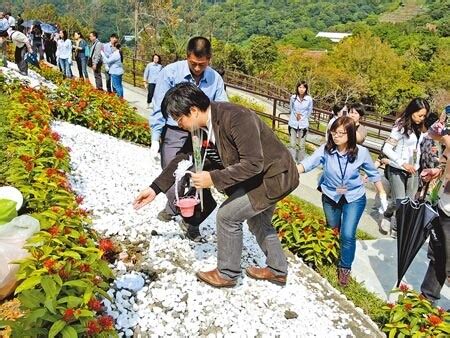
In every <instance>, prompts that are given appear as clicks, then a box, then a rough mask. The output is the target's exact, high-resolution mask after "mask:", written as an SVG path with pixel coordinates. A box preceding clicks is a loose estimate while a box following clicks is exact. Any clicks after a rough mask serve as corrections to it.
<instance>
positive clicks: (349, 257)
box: [298, 116, 387, 286]
mask: <svg viewBox="0 0 450 338" xmlns="http://www.w3.org/2000/svg"><path fill="white" fill-rule="evenodd" d="M319 165H322V166H323V175H322V178H321V180H320V182H321V183H320V188H321V191H322V205H323V210H324V212H325V218H326V221H327V225H328V226H329V227H331V228H333V229H336V230H337V231H339V233H340V248H341V255H340V259H339V265H338V279H339V283H340V284H341V285H342V286H346V285H347V284H348V283H349V281H350V273H351V268H352V263H353V260H354V258H355V251H356V229H357V227H358V223H359V220H360V219H361V216H362V214H363V212H364V208H365V206H366V191H365V188H364V183H363V182H362V180H361V177H360V170H363V171H364V172H365V173H366V174H367V176H368V178H369V181H370V182H373V183H374V184H375V188H376V189H377V191H378V193H379V195H380V199H381V201H382V205H383V209H385V208H386V207H387V199H386V192H385V191H384V188H383V185H382V183H381V176H380V174H379V173H378V170H377V169H376V168H375V165H374V164H373V161H372V158H371V157H370V153H369V150H368V149H367V148H365V147H363V146H360V145H358V144H357V143H356V126H355V123H354V121H353V120H352V119H351V118H350V117H348V116H342V117H339V118H338V119H337V120H335V121H334V122H333V124H332V125H331V128H330V138H329V139H328V141H327V143H326V144H325V145H322V146H321V147H320V148H318V149H317V150H316V151H315V152H314V154H312V155H311V156H310V157H308V158H306V159H305V160H303V161H302V162H301V163H300V164H299V165H298V171H299V173H300V174H302V173H305V172H308V171H311V170H312V169H314V168H316V167H318V166H319Z"/></svg>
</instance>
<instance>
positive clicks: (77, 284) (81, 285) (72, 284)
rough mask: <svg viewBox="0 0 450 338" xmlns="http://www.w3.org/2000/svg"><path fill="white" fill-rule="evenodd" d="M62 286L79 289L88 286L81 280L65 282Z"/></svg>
mask: <svg viewBox="0 0 450 338" xmlns="http://www.w3.org/2000/svg"><path fill="white" fill-rule="evenodd" d="M63 286H76V287H79V288H87V287H88V284H87V283H86V282H84V281H82V280H70V281H67V282H65V283H64V284H63Z"/></svg>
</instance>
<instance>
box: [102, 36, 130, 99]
mask: <svg viewBox="0 0 450 338" xmlns="http://www.w3.org/2000/svg"><path fill="white" fill-rule="evenodd" d="M120 47H121V46H120V44H119V43H116V44H115V45H114V47H113V49H112V50H113V52H112V54H110V55H109V56H107V55H106V54H105V52H104V51H103V50H102V51H101V52H100V53H101V54H102V59H103V62H105V63H106V64H107V65H108V68H109V71H108V73H109V74H110V75H111V82H112V87H113V91H114V92H115V93H116V94H117V96H118V97H121V98H123V85H122V76H123V73H124V70H123V56H122V52H121V51H120Z"/></svg>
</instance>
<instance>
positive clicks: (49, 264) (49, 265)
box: [42, 258, 56, 271]
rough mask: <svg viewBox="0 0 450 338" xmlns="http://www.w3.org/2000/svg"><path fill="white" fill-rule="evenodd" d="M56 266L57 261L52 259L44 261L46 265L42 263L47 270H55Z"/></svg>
mask: <svg viewBox="0 0 450 338" xmlns="http://www.w3.org/2000/svg"><path fill="white" fill-rule="evenodd" d="M55 264H56V261H55V260H54V259H52V258H49V259H46V260H45V261H44V263H42V265H43V266H44V268H46V269H47V270H49V271H50V270H53V266H54V265H55Z"/></svg>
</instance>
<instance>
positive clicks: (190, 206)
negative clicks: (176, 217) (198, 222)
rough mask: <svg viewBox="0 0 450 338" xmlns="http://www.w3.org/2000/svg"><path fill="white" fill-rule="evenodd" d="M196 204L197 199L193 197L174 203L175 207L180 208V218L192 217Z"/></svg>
mask: <svg viewBox="0 0 450 338" xmlns="http://www.w3.org/2000/svg"><path fill="white" fill-rule="evenodd" d="M198 202H199V201H198V199H197V198H195V197H187V198H182V199H180V200H179V201H178V202H176V206H177V207H178V208H180V212H181V216H183V217H192V216H193V215H194V209H195V206H196V205H197V204H198Z"/></svg>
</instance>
